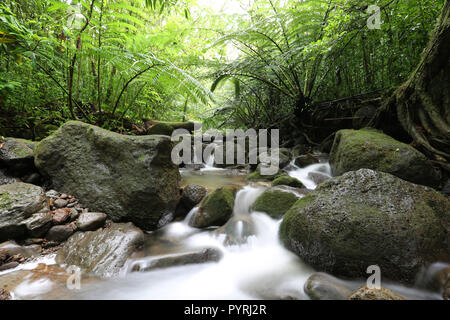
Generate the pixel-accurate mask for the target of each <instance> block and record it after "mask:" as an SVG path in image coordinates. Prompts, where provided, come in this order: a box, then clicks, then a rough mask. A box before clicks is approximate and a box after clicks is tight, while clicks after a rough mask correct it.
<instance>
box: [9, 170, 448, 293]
mask: <svg viewBox="0 0 450 320" xmlns="http://www.w3.org/2000/svg"><path fill="white" fill-rule="evenodd" d="M292 168H293V169H292V170H291V171H289V172H288V173H289V175H291V176H293V177H296V178H298V179H299V180H300V181H301V182H302V183H303V184H304V185H305V186H307V187H308V188H309V189H314V188H315V187H316V185H315V183H314V181H313V180H311V179H310V178H309V173H310V172H319V173H323V174H327V175H331V170H330V167H329V165H328V164H327V163H320V164H314V165H311V166H308V167H306V168H298V167H295V166H294V167H292ZM265 189H266V187H262V186H251V185H247V186H244V187H243V189H242V190H240V191H239V192H238V193H237V195H236V199H235V205H234V212H233V217H232V218H231V219H230V221H229V223H227V225H228V226H229V228H226V229H224V230H225V232H221V233H218V232H217V230H206V231H205V230H200V229H195V228H192V227H190V226H189V225H188V222H189V220H190V217H191V216H192V215H193V214H194V213H195V212H196V210H198V208H194V209H193V210H192V211H191V212H190V213H189V214H188V215H187V217H186V218H185V220H184V221H181V222H173V223H170V224H168V225H167V226H165V227H164V228H163V229H161V230H159V231H157V233H151V234H149V236H148V237H154V238H155V239H158V240H159V241H162V242H168V243H171V244H172V245H173V250H169V251H164V250H162V251H163V253H162V254H163V255H174V254H175V255H177V254H182V253H185V252H192V251H196V250H198V249H201V248H216V249H219V250H220V251H221V252H222V253H223V257H222V259H221V260H220V261H219V262H209V263H203V264H191V265H184V266H176V267H169V268H164V269H156V270H153V271H148V272H130V271H131V266H132V265H133V264H134V263H137V262H138V263H139V262H145V261H147V262H148V261H149V260H151V259H155V258H156V257H161V253H157V254H155V252H157V251H158V250H156V251H155V250H154V248H153V247H150V248H149V250H148V251H146V255H144V256H141V257H138V258H136V257H135V258H132V259H130V260H129V262H128V263H127V265H126V266H125V267H124V268H123V270H122V273H121V274H120V275H119V276H118V277H116V278H110V279H103V280H96V281H92V282H89V283H83V284H82V286H81V288H80V290H67V289H63V291H62V292H61V293H59V292H58V298H62V299H194V300H195V299H204V300H213V299H308V298H307V296H306V295H305V293H304V291H303V286H304V283H305V281H306V280H307V278H308V277H309V276H310V275H311V274H313V273H314V270H312V269H311V268H310V267H309V266H307V265H306V264H304V263H303V262H302V261H301V259H300V258H298V257H297V256H296V255H294V254H293V253H291V252H290V251H288V250H286V249H285V248H284V247H283V246H282V245H281V243H280V241H279V238H278V231H279V226H280V223H281V220H274V219H272V218H270V217H269V216H268V215H266V214H265V213H262V212H254V211H252V210H251V207H252V204H253V203H254V202H255V200H256V199H257V198H258V196H259V195H261V193H262V192H264V190H265ZM299 196H301V195H299ZM219 230H220V229H219ZM230 236H232V237H233V239H234V240H237V241H235V242H234V243H235V244H233V245H230V242H227V238H228V237H230ZM232 243H233V242H232ZM236 243H239V244H236ZM159 251H161V250H159ZM348 285H349V286H350V287H352V288H357V287H359V286H361V285H364V283H363V282H355V281H354V282H348ZM383 285H384V286H385V287H388V288H391V289H394V290H395V291H396V292H397V293H399V294H400V295H403V296H404V297H407V298H413V299H414V298H416V299H439V298H440V297H439V295H437V294H434V293H429V292H423V291H420V290H417V289H414V288H407V287H404V286H402V285H397V284H387V283H383ZM54 289H55V284H53V283H52V282H51V281H49V280H47V279H39V280H37V281H34V282H33V281H31V282H30V281H28V280H26V281H25V282H23V283H22V284H20V285H19V286H18V287H17V288H16V290H15V292H12V294H13V296H14V297H17V298H30V297H31V298H44V299H45V298H47V296H46V292H47V293H51V292H53V290H54ZM52 298H55V297H54V296H52Z"/></svg>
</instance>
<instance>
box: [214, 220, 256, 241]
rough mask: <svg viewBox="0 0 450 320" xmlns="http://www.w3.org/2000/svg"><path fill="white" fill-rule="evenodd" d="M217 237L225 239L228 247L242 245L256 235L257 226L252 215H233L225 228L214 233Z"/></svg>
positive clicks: (222, 227)
mask: <svg viewBox="0 0 450 320" xmlns="http://www.w3.org/2000/svg"><path fill="white" fill-rule="evenodd" d="M214 234H215V235H216V236H217V237H224V241H223V243H224V244H225V245H227V246H233V245H241V244H244V243H246V242H247V239H248V237H250V236H254V235H255V234H256V226H255V223H254V222H253V220H252V218H251V216H250V215H233V216H232V217H231V219H230V220H228V221H227V223H225V224H224V225H223V226H221V227H220V228H217V230H215V231H214Z"/></svg>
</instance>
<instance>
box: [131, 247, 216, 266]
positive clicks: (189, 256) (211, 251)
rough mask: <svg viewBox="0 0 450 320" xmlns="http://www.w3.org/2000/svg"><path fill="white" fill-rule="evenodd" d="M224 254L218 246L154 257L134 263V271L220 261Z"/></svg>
mask: <svg viewBox="0 0 450 320" xmlns="http://www.w3.org/2000/svg"><path fill="white" fill-rule="evenodd" d="M222 256H223V253H222V251H220V250H219V249H217V248H205V249H201V250H199V251H194V252H184V253H179V254H171V255H166V256H162V257H152V258H151V259H150V260H149V261H145V262H141V263H136V264H134V265H133V267H132V271H140V272H145V271H151V270H155V269H161V268H170V267H177V266H185V265H188V264H200V263H208V262H218V261H220V259H222Z"/></svg>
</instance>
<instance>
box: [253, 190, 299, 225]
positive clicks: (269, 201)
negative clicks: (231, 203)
mask: <svg viewBox="0 0 450 320" xmlns="http://www.w3.org/2000/svg"><path fill="white" fill-rule="evenodd" d="M301 196H302V195H301V194H300V193H298V192H297V190H296V189H295V188H291V187H287V186H279V187H272V188H269V189H267V190H266V191H264V192H263V194H261V195H260V196H259V197H258V199H256V201H255V203H254V204H253V206H252V209H253V210H254V211H260V212H265V213H267V214H268V215H269V216H271V217H273V218H276V219H278V218H281V217H282V216H283V215H284V214H285V213H286V211H288V210H289V208H290V207H292V205H293V204H294V203H295V202H296V201H297V200H298V199H299V198H300V197H301Z"/></svg>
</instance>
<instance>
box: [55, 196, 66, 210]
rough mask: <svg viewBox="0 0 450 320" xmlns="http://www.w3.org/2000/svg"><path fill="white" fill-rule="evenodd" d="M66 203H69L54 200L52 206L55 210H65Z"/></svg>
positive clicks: (62, 200)
mask: <svg viewBox="0 0 450 320" xmlns="http://www.w3.org/2000/svg"><path fill="white" fill-rule="evenodd" d="M68 203H69V201H67V200H64V199H61V198H60V199H56V200H55V202H54V203H53V205H54V206H55V208H65V207H66V206H67V204H68Z"/></svg>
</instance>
